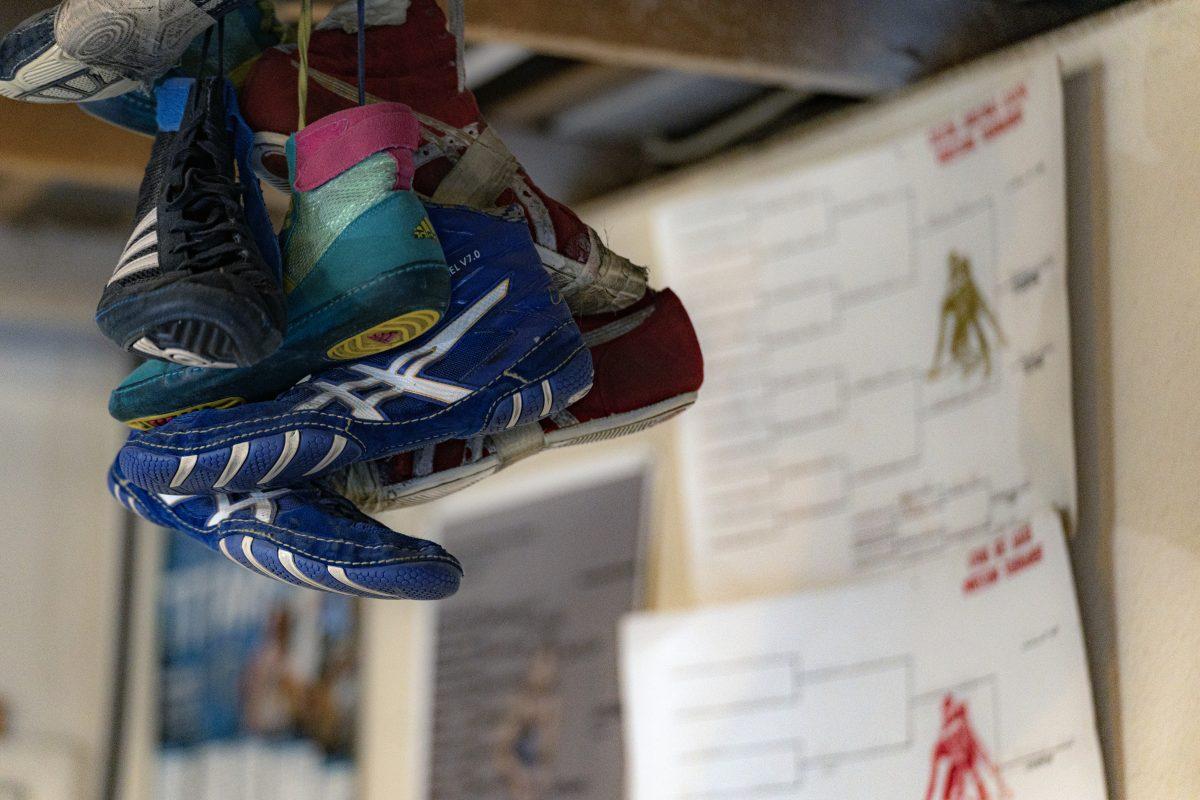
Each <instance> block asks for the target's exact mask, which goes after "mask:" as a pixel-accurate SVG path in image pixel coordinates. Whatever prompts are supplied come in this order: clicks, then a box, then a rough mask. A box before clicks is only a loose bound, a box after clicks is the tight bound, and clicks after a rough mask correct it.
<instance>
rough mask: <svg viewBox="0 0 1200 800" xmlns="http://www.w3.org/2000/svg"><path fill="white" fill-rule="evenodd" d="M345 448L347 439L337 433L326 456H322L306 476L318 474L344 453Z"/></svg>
mask: <svg viewBox="0 0 1200 800" xmlns="http://www.w3.org/2000/svg"><path fill="white" fill-rule="evenodd" d="M345 449H346V440H345V439H344V438H342V437H341V436H337V435H335V436H334V437H333V441H332V442H331V443H330V445H329V452H328V453H326V454H325V457H324V458H322V459H321V460H320V461H319V462H318V463H317V465H316V466H315V467H313V468H312V469H310V470H309V471H308V472H306V473H304V477H306V478H307V477H308V476H309V475H316V474H317V473H318V472H320V471H321V470H323V469H325V468H326V467H328V466H329V465H330V464H332V463H333V462H334V461H337V457H338V456H340V455H341V454H342V451H343V450H345Z"/></svg>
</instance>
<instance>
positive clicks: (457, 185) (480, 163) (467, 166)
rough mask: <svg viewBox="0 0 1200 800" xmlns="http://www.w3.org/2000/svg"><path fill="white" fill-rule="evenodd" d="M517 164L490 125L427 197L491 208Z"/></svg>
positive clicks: (513, 173) (511, 176) (459, 204)
mask: <svg viewBox="0 0 1200 800" xmlns="http://www.w3.org/2000/svg"><path fill="white" fill-rule="evenodd" d="M518 169H520V164H519V163H517V159H516V157H515V156H513V154H512V153H511V152H509V149H508V148H507V147H506V146H505V144H504V142H502V141H500V137H499V136H497V135H496V134H494V133H492V130H491V129H490V128H489V129H487V130H485V131H484V132H483V133H481V134H480V135H479V138H478V139H476V140H475V141H474V142H473V143H472V144H471V146H470V147H468V148H467V150H466V152H464V153H463V154H462V158H460V159H459V160H458V163H457V164H455V165H454V168H453V169H452V170H450V172H449V173H448V174H447V175H446V177H445V178H444V179H443V180H442V182H441V184H440V185H439V186H438V188H437V191H436V192H434V193H433V197H432V198H430V199H431V200H432V201H433V202H435V203H439V204H441V205H451V206H469V207H471V208H484V209H486V208H494V207H495V205H496V198H498V197H499V196H500V195H501V193H503V192H504V190H505V189H507V188H508V187H509V186H510V185H512V179H513V176H514V175H516V174H517V170H518Z"/></svg>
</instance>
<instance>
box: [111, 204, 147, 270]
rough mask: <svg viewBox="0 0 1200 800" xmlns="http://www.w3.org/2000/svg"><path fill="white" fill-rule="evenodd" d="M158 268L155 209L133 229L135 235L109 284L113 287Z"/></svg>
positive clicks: (126, 247) (122, 254) (126, 244)
mask: <svg viewBox="0 0 1200 800" xmlns="http://www.w3.org/2000/svg"><path fill="white" fill-rule="evenodd" d="M156 267H158V209H157V208H154V209H151V210H150V213H148V214H147V215H146V216H144V217H142V219H141V221H140V222H138V224H137V226H136V227H135V228H134V229H133V233H131V234H130V235H129V241H128V242H126V243H125V251H124V252H123V253H121V260H120V261H119V262H117V269H116V271H115V272H113V275H112V277H111V278H109V279H108V283H109V285H110V286H111V285H112V284H114V283H116V282H117V281H119V280H122V279H123V278H128V277H129V276H130V275H134V274H136V273H138V272H144V271H146V270H148V269H154V268H156Z"/></svg>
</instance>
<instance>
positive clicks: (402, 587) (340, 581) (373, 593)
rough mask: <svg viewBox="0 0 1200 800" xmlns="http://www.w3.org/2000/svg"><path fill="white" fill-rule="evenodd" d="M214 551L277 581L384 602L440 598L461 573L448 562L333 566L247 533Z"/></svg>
mask: <svg viewBox="0 0 1200 800" xmlns="http://www.w3.org/2000/svg"><path fill="white" fill-rule="evenodd" d="M217 548H218V550H220V552H221V553H222V554H223V555H224V556H225V557H226V558H228V559H229V560H230V561H232V562H233V563H235V564H237V565H238V566H241V567H245V568H246V569H248V570H250V571H251V572H256V573H258V574H260V575H265V576H266V577H268V578H274V579H275V580H277V581H282V582H283V583H288V584H291V585H293V586H300V587H303V588H305V589H317V590H319V591H324V592H333V593H335V594H344V595H350V596H353V597H366V598H376V599H384V600H441V599H443V598H446V597H449V596H450V595H452V594H454V593H455V592H457V591H458V587H459V585H460V583H461V581H462V569H461V568H460V567H459V566H458V565H457V564H456V563H455V562H453V561H452V560H451V559H450V558H426V559H421V558H417V557H414V558H413V559H412V560H411V561H404V562H400V563H391V564H378V565H372V564H367V563H359V564H355V565H334V564H327V563H324V562H322V561H319V560H316V559H313V558H309V557H308V556H305V555H302V554H300V553H297V552H295V551H293V550H290V549H288V548H286V547H281V546H279V545H277V544H275V543H273V542H268V541H265V540H264V539H260V538H258V537H255V536H252V535H247V534H240V533H239V534H232V535H229V536H225V537H222V538H221V539H220V540H219V541H218V543H217Z"/></svg>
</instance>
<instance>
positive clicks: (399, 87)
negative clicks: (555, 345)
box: [241, 0, 647, 316]
mask: <svg viewBox="0 0 1200 800" xmlns="http://www.w3.org/2000/svg"><path fill="white" fill-rule="evenodd" d="M366 40H367V47H366V53H367V59H366V60H367V63H366V85H365V90H366V94H367V100H368V102H382V101H390V102H400V103H404V104H405V105H407V106H409V107H410V108H412V109H413V111H414V112H416V115H417V118H418V120H419V121H420V123H421V137H422V146H421V148H420V149H419V150H418V151H417V153H416V165H417V173H416V178H415V180H414V187H415V189H416V191H417V192H418V193H420V194H421V195H423V196H424V197H426V198H428V199H430V200H431V201H433V202H435V203H442V204H448V205H466V206H471V207H474V208H480V209H484V210H487V209H493V208H496V207H505V206H509V205H511V204H513V203H517V204H519V205H520V206H521V207H522V208H523V209H524V211H525V217H526V220H527V221H528V224H529V228H530V231H531V233H532V234H533V238H534V242H535V243H536V244H537V246H538V251H539V252H540V254H541V257H542V263H543V264H544V265H545V266H546V268H547V269H548V270H549V271H550V272H551V274H552V275H553V276H554V279H555V286H556V288H557V289H558V290H559V291H560V292H561V293H562V295H563V297H564V299H565V300H566V301H567V303H568V305H569V306H570V307H571V311H572V312H573V313H574V314H575V315H577V316H578V315H585V314H600V313H607V312H611V311H618V310H620V309H623V308H627V307H629V306H630V305H632V304H634V303H636V302H637V301H638V300H639V299H641V297H642V295H643V294H644V293H645V290H646V279H647V275H646V270H645V269H644V268H643V267H639V266H637V265H635V264H633V263H631V262H630V261H629V260H628V259H625V258H622V257H621V256H618V255H617V254H615V253H613V252H612V251H611V250H609V249H608V248H607V247H605V245H604V244H603V243H602V242H601V241H600V237H599V236H598V235H597V234H596V232H595V231H594V230H592V229H591V228H589V227H588V226H586V225H584V224H583V223H582V222H581V221H580V220H579V218H578V217H577V216H575V213H574V212H573V211H571V209H569V208H567V207H566V206H565V205H563V204H562V203H559V202H558V201H557V200H554V199H553V198H551V197H548V196H547V195H546V194H544V193H543V192H542V191H541V190H540V189H539V188H538V187H537V186H536V185H535V184H534V183H533V181H532V180H531V179H530V178H529V175H528V174H526V172H525V170H524V169H523V168H522V167H521V165H520V164H519V163H518V162H517V160H516V158H514V157H513V155H512V153H510V152H509V151H508V149H507V148H506V147H505V146H504V143H503V142H501V141H500V139H499V138H498V137H497V136H496V135H495V133H493V132H492V131H491V130H490V129H489V128H488V126H487V123H486V122H484V120H483V117H482V116H481V115H480V112H479V106H478V105H477V104H476V102H475V96H474V95H473V94H472V93H471V92H469V91H462V92H460V91H459V88H458V67H457V61H456V46H455V39H454V36H453V35H451V34H450V32H449V31H448V30H447V28H446V17H445V15H444V14H443V13H442V11H441V9H440V8H438V6H437V3H435V2H434V0H411V4H410V6H409V9H408V16H407V19H406V20H405V22H404V24H402V25H376V26H374V27H371V26H368V27H367V30H366ZM357 53H358V45H357V35H356V33H353V32H347V31H346V30H345V29H344V28H343V27H328V28H325V29H319V30H316V31H314V32H313V35H312V38H311V42H310V44H309V49H308V64H309V67H308V76H309V81H308V84H309V89H308V101H307V106H306V108H307V112H306V113H307V119H308V121H309V122H312V121H315V120H317V119H320V118H321V117H324V116H328V115H329V114H332V113H334V112H336V111H341V110H343V109H346V108H350V107H351V106H354V105H356V104H357V102H358V61H357ZM299 66H300V62H299V57H298V53H297V50H296V47H295V45H281V46H279V47H275V48H271V49H269V50H267V51H266V52H265V53H264V54H263V55H262V57H261V58H260V59H259V61H258V63H257V64H256V65H255V66H254V68H253V70H252V71H251V72H250V74H249V75H248V76H247V78H246V82H245V85H244V86H243V88H242V92H241V104H242V110H243V113H244V115H245V117H246V119H247V121H248V122H249V123H250V127H251V128H253V129H254V131H255V132H256V154H257V158H256V162H257V164H258V169H259V172H260V173H261V174H262V175H263V177H264V178H265V179H267V180H268V181H269V182H272V183H273V184H275V185H279V186H286V183H287V162H286V159H285V158H284V155H283V148H284V145H285V143H286V142H287V137H288V136H290V135H291V134H292V133H294V132H295V130H296V127H297V117H298V108H299V101H298V88H297V84H298V74H299Z"/></svg>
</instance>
